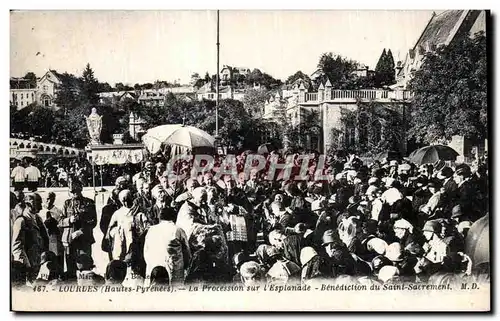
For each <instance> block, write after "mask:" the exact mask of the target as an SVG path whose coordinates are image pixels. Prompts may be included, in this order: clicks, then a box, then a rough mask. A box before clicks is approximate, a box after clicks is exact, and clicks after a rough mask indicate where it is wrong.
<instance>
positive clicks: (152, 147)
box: [142, 124, 215, 154]
mask: <svg viewBox="0 0 500 321" xmlns="http://www.w3.org/2000/svg"><path fill="white" fill-rule="evenodd" d="M142 141H143V143H144V145H145V146H146V148H147V149H148V151H149V152H150V153H151V154H156V153H158V152H159V151H160V150H161V149H162V147H163V146H165V145H176V146H180V147H183V148H185V149H188V150H193V149H195V148H203V147H205V148H212V149H213V148H214V142H215V138H214V137H213V136H212V135H210V134H208V133H207V132H205V131H203V130H201V129H198V128H196V127H193V126H184V125H181V124H173V125H162V126H158V127H154V128H151V129H149V130H148V131H147V132H146V134H144V136H142Z"/></svg>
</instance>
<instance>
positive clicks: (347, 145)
mask: <svg viewBox="0 0 500 321" xmlns="http://www.w3.org/2000/svg"><path fill="white" fill-rule="evenodd" d="M356 105H357V107H356V109H354V110H349V109H347V108H343V109H341V119H340V121H341V124H342V126H343V128H342V130H340V131H339V132H336V134H337V138H339V137H340V138H341V139H340V144H339V145H338V146H337V149H342V150H345V151H348V152H351V153H356V154H358V155H362V156H374V155H376V154H378V153H381V152H383V151H389V150H395V151H398V150H400V148H399V146H400V144H401V143H402V142H403V141H404V139H405V136H404V128H405V127H404V123H403V121H404V119H403V115H402V112H401V111H402V109H401V106H399V105H392V106H391V108H388V107H387V106H386V105H383V104H380V103H377V102H373V101H370V102H362V101H358V102H357V104H356ZM338 134H340V136H339V135H338Z"/></svg>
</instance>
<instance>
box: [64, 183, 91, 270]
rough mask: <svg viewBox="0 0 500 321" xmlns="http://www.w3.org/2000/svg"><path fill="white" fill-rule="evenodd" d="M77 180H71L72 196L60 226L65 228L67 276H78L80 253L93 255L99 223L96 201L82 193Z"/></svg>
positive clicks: (65, 205) (65, 204)
mask: <svg viewBox="0 0 500 321" xmlns="http://www.w3.org/2000/svg"><path fill="white" fill-rule="evenodd" d="M82 189H83V188H82V185H81V183H80V182H79V181H77V180H71V181H70V182H69V191H70V193H71V198H70V199H68V200H66V201H65V202H64V206H63V214H62V218H61V220H60V221H59V228H62V229H63V234H62V242H63V245H64V250H65V255H66V269H67V270H66V273H67V274H66V276H67V277H68V278H76V258H77V257H78V255H79V254H81V253H82V252H83V253H86V254H88V255H92V244H94V242H95V239H94V234H93V229H94V227H95V226H96V225H97V214H96V208H95V202H94V201H93V200H91V199H90V198H87V197H84V196H83V195H82Z"/></svg>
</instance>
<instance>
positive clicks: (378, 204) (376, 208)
mask: <svg viewBox="0 0 500 321" xmlns="http://www.w3.org/2000/svg"><path fill="white" fill-rule="evenodd" d="M382 206H383V203H382V201H381V200H380V198H376V199H374V200H373V202H372V213H371V216H372V220H375V221H378V217H379V215H380V212H382Z"/></svg>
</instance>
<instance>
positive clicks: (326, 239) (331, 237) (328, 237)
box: [322, 230, 339, 246]
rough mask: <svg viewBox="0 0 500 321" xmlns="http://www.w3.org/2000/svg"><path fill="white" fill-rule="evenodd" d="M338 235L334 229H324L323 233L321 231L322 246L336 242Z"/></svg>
mask: <svg viewBox="0 0 500 321" xmlns="http://www.w3.org/2000/svg"><path fill="white" fill-rule="evenodd" d="M338 240H339V239H338V235H337V234H336V233H335V231H334V230H326V231H325V233H323V244H322V245H323V246H325V245H327V244H330V243H337V242H338Z"/></svg>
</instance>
